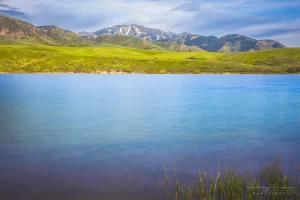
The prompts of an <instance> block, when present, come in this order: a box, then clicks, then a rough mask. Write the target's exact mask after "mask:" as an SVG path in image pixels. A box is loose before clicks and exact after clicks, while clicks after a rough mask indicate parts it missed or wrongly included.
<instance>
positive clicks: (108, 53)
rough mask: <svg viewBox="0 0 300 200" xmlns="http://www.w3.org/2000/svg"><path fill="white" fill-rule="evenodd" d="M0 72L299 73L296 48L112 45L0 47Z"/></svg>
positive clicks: (299, 60)
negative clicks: (243, 49)
mask: <svg viewBox="0 0 300 200" xmlns="http://www.w3.org/2000/svg"><path fill="white" fill-rule="evenodd" d="M10 42H11V41H10ZM23 42H24V41H23ZM26 42H27V43H30V42H28V41H26ZM0 43H1V42H0ZM2 43H3V42H2ZM0 71H1V72H19V73H23V72H88V73H91V72H100V71H120V72H136V73H226V72H231V73H300V48H284V49H273V50H264V51H258V52H247V53H211V52H167V51H151V50H141V49H134V48H126V47H123V48H121V47H115V46H100V47H66V46H60V47H57V46H45V45H34V44H32V46H30V45H28V44H19V45H13V44H2V45H0Z"/></svg>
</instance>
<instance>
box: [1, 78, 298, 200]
mask: <svg viewBox="0 0 300 200" xmlns="http://www.w3.org/2000/svg"><path fill="white" fill-rule="evenodd" d="M0 111H1V113H0V131H1V135H0V162H1V163H0V164H1V165H0V199H14V200H15V199H20V200H27V199H30V200H33V199H56V200H60V199H64V200H66V199H67V200H68V199H72V200H75V199H104V200H106V199H107V200H110V199H120V198H122V199H123V200H124V199H131V200H135V199H145V200H147V199H149V200H150V199H153V198H156V199H159V198H160V197H162V196H161V191H160V190H159V186H156V185H155V184H153V183H154V181H153V177H154V176H156V174H157V173H158V174H159V173H160V171H161V170H162V166H165V167H167V168H170V169H171V168H173V167H174V166H176V167H177V168H178V169H181V170H182V171H185V170H186V169H188V168H191V170H192V171H198V168H199V167H200V168H201V169H203V170H205V171H207V172H208V173H210V172H211V173H213V172H215V171H216V169H217V165H218V163H220V164H221V165H223V166H226V165H234V166H236V167H240V169H242V170H243V169H244V170H248V169H249V168H250V167H251V169H252V168H256V167H257V168H258V167H260V166H262V165H263V164H266V163H268V162H269V161H272V159H273V158H274V157H275V156H277V155H278V154H279V155H280V156H281V158H283V159H286V160H287V163H288V159H289V158H290V157H291V156H292V157H293V158H294V162H296V163H298V164H300V76H299V75H1V76H0ZM158 176H159V175H158ZM146 188H147V189H146ZM16 191H18V192H16Z"/></svg>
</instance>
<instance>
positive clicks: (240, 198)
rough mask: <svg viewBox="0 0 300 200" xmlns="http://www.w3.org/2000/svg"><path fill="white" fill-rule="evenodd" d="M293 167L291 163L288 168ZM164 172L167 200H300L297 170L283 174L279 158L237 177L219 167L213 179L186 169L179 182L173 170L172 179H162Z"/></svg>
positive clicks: (298, 172) (291, 169) (232, 169)
mask: <svg viewBox="0 0 300 200" xmlns="http://www.w3.org/2000/svg"><path fill="white" fill-rule="evenodd" d="M293 163H294V161H293V160H291V165H292V164H293ZM164 171H165V194H167V195H165V197H166V199H168V200H170V199H175V200H278V199H284V200H300V168H295V167H292V166H291V167H290V170H287V171H288V172H287V173H285V172H284V170H283V169H282V167H281V161H280V159H279V158H278V159H276V160H274V161H273V162H272V163H271V164H269V165H267V166H266V167H264V168H262V169H261V170H260V172H258V173H254V172H253V171H252V169H251V170H250V172H246V173H243V174H239V173H238V172H237V169H236V168H233V167H229V168H224V169H223V170H221V165H220V164H219V165H218V167H217V174H216V175H215V176H211V177H210V178H208V177H207V175H206V174H205V173H203V172H201V171H200V169H199V172H198V174H197V175H194V174H192V173H191V170H190V169H188V171H187V172H186V173H184V174H186V175H185V176H187V177H185V179H184V180H182V181H181V180H179V178H178V177H179V176H180V174H179V173H180V170H178V169H177V168H175V169H174V171H175V172H176V173H175V174H176V175H175V176H174V178H173V179H171V178H170V179H166V177H168V176H167V168H165V167H164ZM191 176H193V177H191ZM190 177H191V178H192V179H191V178H190ZM167 189H169V190H170V191H167Z"/></svg>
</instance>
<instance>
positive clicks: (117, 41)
mask: <svg viewBox="0 0 300 200" xmlns="http://www.w3.org/2000/svg"><path fill="white" fill-rule="evenodd" d="M95 41H96V43H98V44H113V45H118V46H124V47H132V48H137V49H147V50H161V51H164V50H165V49H164V48H162V47H160V46H158V45H155V44H153V43H151V42H149V41H148V40H143V39H140V38H137V37H133V36H125V35H100V36H98V37H97V38H96V39H95Z"/></svg>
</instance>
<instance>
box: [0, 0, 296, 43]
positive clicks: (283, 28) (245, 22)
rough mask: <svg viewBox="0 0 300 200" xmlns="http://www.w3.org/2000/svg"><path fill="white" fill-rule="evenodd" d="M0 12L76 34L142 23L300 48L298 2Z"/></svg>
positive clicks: (64, 3)
mask: <svg viewBox="0 0 300 200" xmlns="http://www.w3.org/2000/svg"><path fill="white" fill-rule="evenodd" d="M225 1H226V3H225ZM0 13H3V14H7V15H10V16H14V17H18V18H21V19H23V20H26V21H29V22H31V23H33V24H35V25H57V26H59V27H62V28H65V29H69V30H72V31H74V32H78V31H83V30H85V31H96V30H99V29H101V28H105V27H108V26H113V25H117V24H139V25H144V26H148V27H151V28H160V29H162V30H165V31H172V32H176V33H179V32H191V33H193V34H199V35H215V36H223V35H226V34H231V33H237V34H244V35H247V36H251V37H254V38H257V39H266V38H268V39H275V40H278V41H280V42H282V43H284V44H285V45H287V46H300V1H299V0H0Z"/></svg>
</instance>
